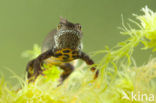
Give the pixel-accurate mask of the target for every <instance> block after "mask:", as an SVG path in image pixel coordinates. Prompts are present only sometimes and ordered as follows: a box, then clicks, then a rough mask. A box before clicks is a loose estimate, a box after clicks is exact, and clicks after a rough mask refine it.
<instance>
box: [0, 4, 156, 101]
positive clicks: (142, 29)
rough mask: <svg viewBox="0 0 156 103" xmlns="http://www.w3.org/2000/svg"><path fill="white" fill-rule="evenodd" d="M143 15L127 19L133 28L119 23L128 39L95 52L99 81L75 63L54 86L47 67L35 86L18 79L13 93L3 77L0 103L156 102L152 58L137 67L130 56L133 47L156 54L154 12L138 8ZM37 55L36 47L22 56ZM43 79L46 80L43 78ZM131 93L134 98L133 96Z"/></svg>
mask: <svg viewBox="0 0 156 103" xmlns="http://www.w3.org/2000/svg"><path fill="white" fill-rule="evenodd" d="M142 11H143V13H144V14H143V15H136V14H134V16H135V17H136V19H137V20H139V21H138V22H136V21H137V20H131V19H130V21H131V22H132V23H134V24H135V25H136V26H137V28H136V26H135V27H132V26H130V25H129V24H128V25H125V24H124V22H123V21H122V28H120V29H121V34H123V35H128V36H129V37H128V39H127V40H125V41H122V42H120V43H118V44H117V45H116V46H114V48H112V49H110V48H108V47H106V48H105V50H101V51H97V52H95V54H94V55H98V54H101V55H103V58H102V59H101V60H100V62H99V63H98V64H97V69H99V70H100V74H99V78H98V79H97V80H93V77H94V73H92V72H90V70H89V69H85V68H89V67H87V66H86V65H85V64H80V63H78V62H76V64H75V65H77V68H76V70H75V72H74V73H72V74H71V76H70V77H69V78H68V79H67V80H66V81H65V82H64V84H63V85H61V86H59V87H57V84H58V78H59V75H60V72H62V71H61V70H60V69H59V68H57V67H55V66H53V67H49V66H48V65H45V66H46V68H48V70H47V71H45V72H44V73H45V74H46V77H43V76H40V77H39V78H38V79H37V80H36V82H35V83H32V84H29V85H28V84H27V82H26V80H23V79H21V78H19V77H18V80H19V83H20V84H21V87H22V88H21V89H19V90H18V91H15V90H13V89H12V88H11V87H10V86H8V85H7V84H6V82H5V80H4V79H3V78H1V79H0V103H148V102H150V103H151V102H152V103H154V102H156V58H154V57H153V58H151V59H150V61H148V63H147V64H146V65H142V66H140V67H138V66H137V65H136V64H135V60H134V58H133V56H132V54H133V52H134V50H135V47H137V46H138V45H139V44H143V46H144V47H142V49H149V48H152V50H153V52H155V51H156V13H155V12H153V11H152V10H150V9H149V8H148V7H144V8H143V9H142ZM39 54H40V47H38V46H37V45H35V46H34V50H33V51H26V52H25V53H24V54H23V55H24V56H25V57H30V59H32V58H34V57H36V56H37V55H39ZM45 78H46V79H45ZM134 94H135V95H134Z"/></svg>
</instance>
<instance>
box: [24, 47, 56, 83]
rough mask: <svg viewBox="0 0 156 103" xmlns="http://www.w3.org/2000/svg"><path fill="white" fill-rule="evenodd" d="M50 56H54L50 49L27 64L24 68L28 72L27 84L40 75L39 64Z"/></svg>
mask: <svg viewBox="0 0 156 103" xmlns="http://www.w3.org/2000/svg"><path fill="white" fill-rule="evenodd" d="M51 56H54V53H53V50H51V49H50V50H48V51H46V52H44V53H42V54H41V55H39V56H38V57H37V58H36V59H33V60H31V61H30V62H29V63H28V65H27V68H26V70H27V72H28V82H31V81H34V80H35V79H36V78H37V76H38V75H40V74H42V69H41V64H42V62H43V61H44V60H45V59H47V58H49V57H51Z"/></svg>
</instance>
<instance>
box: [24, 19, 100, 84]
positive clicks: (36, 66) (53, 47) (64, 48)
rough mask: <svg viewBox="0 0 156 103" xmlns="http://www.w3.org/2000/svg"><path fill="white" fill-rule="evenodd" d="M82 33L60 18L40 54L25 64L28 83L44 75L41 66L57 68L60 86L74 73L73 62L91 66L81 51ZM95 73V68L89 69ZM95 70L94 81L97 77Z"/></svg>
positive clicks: (90, 62)
mask: <svg viewBox="0 0 156 103" xmlns="http://www.w3.org/2000/svg"><path fill="white" fill-rule="evenodd" d="M82 36H83V34H82V31H81V25H80V24H79V23H72V22H69V21H68V20H67V19H64V18H60V23H59V24H58V26H57V29H54V30H52V31H51V32H50V33H49V34H48V35H47V37H46V38H45V40H44V42H43V45H42V50H41V52H42V53H41V54H40V55H39V56H38V57H37V58H35V59H33V60H31V61H30V62H29V63H28V64H27V68H26V71H27V73H28V75H27V77H28V82H32V81H35V79H36V78H37V77H38V76H39V75H44V74H43V70H42V69H41V68H42V66H43V64H52V65H56V66H59V67H60V68H61V69H62V70H63V73H62V74H61V75H60V84H62V83H63V81H64V80H65V79H66V78H67V77H69V75H70V74H71V73H72V72H73V71H74V67H73V65H72V64H71V63H70V62H71V61H73V60H76V59H81V60H83V61H85V62H86V64H88V65H93V64H94V61H93V60H92V59H91V58H90V57H89V56H88V55H87V54H86V53H84V52H83V51H82V41H81V40H82ZM90 69H91V71H93V72H95V70H96V67H91V68H90ZM98 74H99V71H98V70H97V71H96V73H95V76H94V79H96V78H97V77H98Z"/></svg>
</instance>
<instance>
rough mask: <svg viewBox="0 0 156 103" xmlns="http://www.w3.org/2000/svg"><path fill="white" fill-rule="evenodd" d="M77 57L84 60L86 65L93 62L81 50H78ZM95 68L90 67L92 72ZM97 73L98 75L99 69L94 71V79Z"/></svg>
mask: <svg viewBox="0 0 156 103" xmlns="http://www.w3.org/2000/svg"><path fill="white" fill-rule="evenodd" d="M78 58H79V59H82V60H84V61H85V62H86V64H88V65H93V64H94V61H93V60H92V59H91V58H90V57H89V56H88V55H87V54H86V53H84V52H82V51H80V52H79V55H78ZM95 70H96V68H95V67H92V68H91V71H92V72H94V71H95ZM98 75H99V70H97V71H96V73H95V76H94V79H96V78H97V77H98Z"/></svg>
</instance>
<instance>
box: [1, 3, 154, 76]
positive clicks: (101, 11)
mask: <svg viewBox="0 0 156 103" xmlns="http://www.w3.org/2000/svg"><path fill="white" fill-rule="evenodd" d="M145 5H148V7H149V8H151V9H152V10H153V11H156V0H0V66H1V67H0V69H1V70H0V71H1V73H2V74H3V75H5V76H6V77H10V76H11V75H12V74H10V73H9V72H8V71H7V70H5V67H8V68H10V69H12V70H13V71H14V72H15V73H17V74H18V75H20V76H22V77H24V73H25V67H26V64H27V62H28V60H27V59H25V58H22V57H21V53H22V52H23V51H25V50H31V49H32V47H33V44H35V43H37V44H39V45H41V44H42V41H43V39H44V37H45V36H46V34H47V33H48V32H49V31H50V30H51V29H53V28H55V27H56V26H57V24H58V22H59V17H60V16H62V17H65V18H67V19H68V20H69V21H72V22H74V23H77V22H78V23H80V24H81V25H82V30H83V33H84V37H83V44H84V51H85V52H92V51H97V50H102V49H104V47H105V46H106V45H108V46H110V47H113V46H114V45H116V43H118V42H119V41H122V40H124V39H126V37H125V36H122V35H120V33H119V32H120V30H119V29H118V27H119V26H121V14H123V16H124V19H125V22H126V21H128V19H127V18H134V17H133V16H132V15H131V14H132V13H136V14H142V12H140V9H141V8H142V7H144V6H145ZM150 55H151V52H150V51H141V50H140V49H137V51H136V52H135V53H134V56H135V58H136V60H137V62H138V64H142V63H145V62H146V61H147V60H148V59H149V56H150ZM94 60H96V62H98V60H100V58H99V56H97V57H94Z"/></svg>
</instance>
